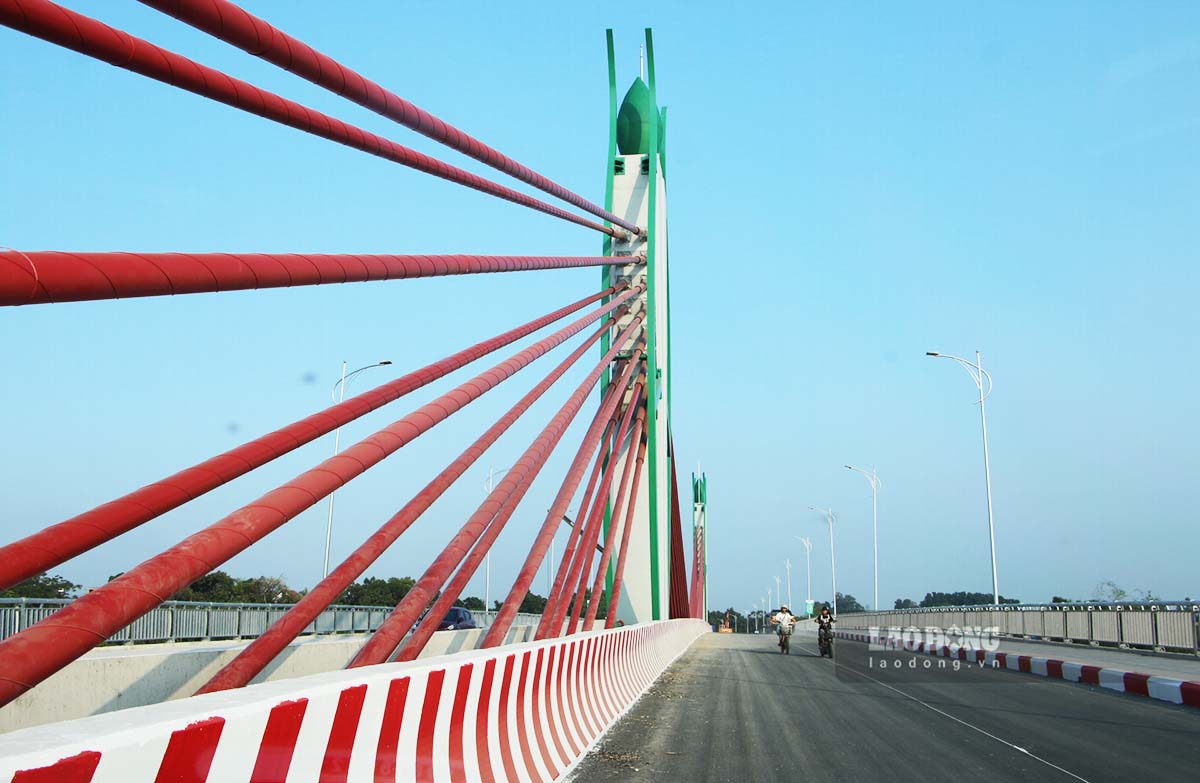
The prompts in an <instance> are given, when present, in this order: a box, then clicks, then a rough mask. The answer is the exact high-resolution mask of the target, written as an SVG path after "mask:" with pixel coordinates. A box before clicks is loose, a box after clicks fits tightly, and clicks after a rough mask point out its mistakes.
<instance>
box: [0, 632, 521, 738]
mask: <svg viewBox="0 0 1200 783" xmlns="http://www.w3.org/2000/svg"><path fill="white" fill-rule="evenodd" d="M536 630H537V629H536V628H535V627H533V626H530V625H523V626H514V627H513V628H512V629H510V630H509V632H508V637H507V639H506V643H507V644H515V643H518V642H524V641H528V640H530V639H532V638H533V633H534V631H536ZM484 633H485V631H483V630H470V631H439V632H438V633H435V634H434V635H433V636H432V637H431V638H430V640H429V643H428V644H426V646H425V649H424V650H422V651H421V656H420V657H422V658H428V657H431V656H435V655H446V654H449V653H456V652H460V651H463V650H473V649H475V648H476V647H477V646H479V643H480V642H482V641H483V634H484ZM368 638H369V635H368V634H350V635H344V634H343V635H339V636H318V637H308V638H304V639H301V640H298V641H296V642H293V643H292V644H290V645H288V647H287V649H285V650H284V651H283V652H282V653H280V655H279V656H278V657H277V658H276V659H275V660H274V661H272V662H271V664H270V665H269V666H268V667H267V668H266V669H265V670H263V672H262V673H261V674H260V675H259V676H258V677H256V678H255V679H254V682H255V683H260V682H274V681H276V680H284V679H291V678H293V677H301V676H304V675H308V674H319V673H321V672H329V671H336V670H337V669H341V668H343V667H344V666H345V665H346V664H347V663H349V662H350V659H351V658H353V657H354V654H355V653H356V652H358V649H359V648H360V647H362V645H363V643H364V642H366V640H367V639H368ZM248 644H249V642H248V641H241V642H233V641H224V642H176V643H171V644H139V645H132V646H122V647H101V648H99V649H96V650H93V651H91V652H90V653H88V654H87V655H85V656H84V657H82V658H80V659H79V660H78V661H75V662H74V663H72V664H71V665H70V666H68V667H66V668H65V669H63V670H62V671H60V672H58V673H56V674H54V675H53V676H51V677H50V678H49V679H47V680H46V681H45V682H43V683H42V684H40V685H38V687H36V688H34V689H33V690H31V691H29V692H28V693H26V694H24V695H22V696H21V697H20V698H18V699H17V700H16V701H14V702H13V703H12V704H9V705H8V706H6V707H4V708H3V709H0V733H3V732H9V731H15V730H17V729H24V728H29V727H31V726H41V725H43V724H46V723H57V722H59V721H64V720H74V719H76V718H83V717H87V716H90V715H101V714H104V713H107V712H113V711H115V710H122V709H128V708H130V707H142V706H145V705H147V704H159V703H161V702H164V701H171V700H174V699H181V698H184V697H187V696H191V695H192V694H193V693H195V692H196V690H197V689H198V688H199V687H200V686H202V685H203V684H204V683H206V682H208V680H209V678H211V677H212V676H213V675H214V674H216V673H217V671H219V670H220V669H221V667H222V666H224V665H225V664H227V663H229V661H231V660H233V658H234V656H236V655H237V654H238V653H239V652H241V651H242V650H243V649H245V647H246V645H248Z"/></svg>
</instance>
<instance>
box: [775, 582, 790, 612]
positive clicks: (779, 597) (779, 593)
mask: <svg viewBox="0 0 1200 783" xmlns="http://www.w3.org/2000/svg"><path fill="white" fill-rule="evenodd" d="M779 582H780V579H779V575H778V574H776V575H775V597H776V598H777V599H779V605H780V606H783V594H782V593H781V592H780V591H779ZM789 608H791V607H790V606H789Z"/></svg>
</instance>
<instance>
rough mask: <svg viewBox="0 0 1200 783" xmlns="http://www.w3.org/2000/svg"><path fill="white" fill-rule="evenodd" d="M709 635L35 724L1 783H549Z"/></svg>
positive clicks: (332, 678) (636, 637)
mask: <svg viewBox="0 0 1200 783" xmlns="http://www.w3.org/2000/svg"><path fill="white" fill-rule="evenodd" d="M710 630H711V629H710V628H709V626H708V625H707V624H706V623H704V622H703V621H700V620H667V621H662V622H655V623H646V624H643V625H637V626H630V627H627V628H618V629H614V630H610V631H596V632H591V633H585V634H577V635H575V636H571V637H568V638H565V639H554V640H548V641H542V642H530V643H527V644H520V645H514V646H510V647H500V648H493V649H489V650H473V651H470V652H464V653H458V654H456V655H450V656H445V657H442V658H429V659H423V660H417V661H413V662H410V663H399V664H382V665H380V666H370V667H363V668H361V669H352V670H346V671H338V672H331V673H328V674H319V675H313V676H310V677H299V678H296V679H292V680H283V681H280V682H274V683H265V684H263V685H255V686H250V687H248V688H242V689H240V690H236V691H225V692H221V693H213V694H207V695H204V696H195V697H192V698H188V699H180V700H178V701H173V702H167V703H164V704H156V705H153V706H150V707H138V708H134V709H129V710H122V711H120V712H113V713H108V714H105V715H98V716H94V717H90V718H83V719H80V720H74V721H67V722H64V723H59V724H53V725H49V726H39V727H36V728H32V729H26V730H23V731H16V732H12V733H9V734H6V735H2V736H0V781H11V783H142V782H143V781H144V783H167V781H170V783H208V782H209V781H212V783H218V782H221V783H224V781H250V783H285V781H286V783H306V782H307V781H314V782H316V781H320V783H354V781H374V782H376V783H380V782H381V781H387V783H392V781H419V782H420V783H426V782H428V783H441V782H442V781H445V782H446V783H493V782H494V781H512V782H513V783H544V782H546V781H552V780H558V779H560V778H561V777H562V776H563V775H564V774H565V773H566V772H567V771H568V770H569V769H570V768H571V767H572V766H573V765H574V764H575V763H576V762H577V761H578V760H579V759H580V758H581V757H582V756H583V754H584V753H585V752H586V751H587V749H588V748H589V747H590V746H591V745H592V744H593V743H594V742H595V741H596V740H597V739H599V738H600V736H601V735H602V734H603V733H604V731H605V730H606V729H607V728H608V727H609V726H610V725H611V724H612V723H613V722H614V721H615V720H616V719H617V718H618V717H620V716H621V715H622V714H623V713H624V712H625V711H626V710H627V709H628V708H629V707H630V706H631V705H632V704H633V703H634V702H635V701H636V700H637V699H638V697H639V696H641V694H642V693H643V692H645V690H646V689H647V688H648V687H650V685H651V684H652V683H653V682H654V681H655V680H656V679H657V678H658V676H659V675H660V674H661V673H662V672H663V670H664V669H666V667H667V666H668V665H669V664H670V663H671V662H672V661H674V660H675V659H676V658H677V657H678V656H679V655H680V654H682V653H683V652H684V651H685V650H686V649H687V648H688V647H689V646H690V645H691V643H692V642H693V641H695V640H696V639H697V638H698V637H700V636H701V635H703V634H704V633H707V632H709V631H710Z"/></svg>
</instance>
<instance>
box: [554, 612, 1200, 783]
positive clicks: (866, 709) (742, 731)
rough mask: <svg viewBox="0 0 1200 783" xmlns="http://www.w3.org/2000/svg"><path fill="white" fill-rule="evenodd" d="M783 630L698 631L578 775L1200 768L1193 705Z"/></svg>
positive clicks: (589, 780) (1167, 774) (602, 782)
mask: <svg viewBox="0 0 1200 783" xmlns="http://www.w3.org/2000/svg"><path fill="white" fill-rule="evenodd" d="M772 642H773V637H769V636H753V635H745V634H740V635H739V634H734V635H728V634H711V635H708V636H705V637H703V638H701V639H700V640H698V641H697V642H696V643H695V645H693V646H692V648H691V649H690V650H689V651H688V652H687V653H685V654H684V655H683V656H682V657H681V658H680V659H679V660H678V661H676V662H675V663H674V665H672V666H671V667H670V668H669V669H668V670H667V671H666V672H665V673H664V674H663V676H662V677H661V678H660V679H659V681H658V682H657V683H655V685H654V686H653V687H652V688H651V689H650V691H648V692H647V693H646V695H645V696H643V698H642V699H641V700H640V701H639V702H638V703H637V704H636V705H634V707H633V709H632V710H630V711H629V713H627V714H626V715H625V717H623V718H622V719H621V720H620V721H618V722H617V724H616V725H615V726H613V727H612V729H610V730H609V732H608V733H607V734H606V735H605V737H604V738H603V739H602V740H601V741H600V743H599V744H598V745H597V746H596V748H594V749H593V750H592V752H591V753H590V754H589V755H588V756H587V758H585V759H584V760H583V761H582V762H581V763H580V765H579V766H578V767H577V768H576V769H575V771H574V773H573V775H572V778H571V780H572V783H609V782H610V781H612V782H613V783H615V782H616V781H620V782H621V783H636V782H637V781H672V783H673V782H674V781H687V782H688V783H691V782H692V781H696V782H697V783H700V782H701V781H711V782H712V783H726V782H728V783H745V782H746V781H753V782H754V783H758V782H759V781H780V783H782V781H788V782H789V783H809V782H810V781H816V782H817V783H823V782H824V781H866V780H888V781H910V780H911V781H922V782H923V783H926V782H928V781H956V782H957V781H1014V782H1015V781H1043V780H1044V781H1072V780H1077V781H1078V780H1084V781H1092V782H1093V783H1095V782H1098V781H1122V783H1142V782H1143V781H1192V782H1194V781H1200V710H1197V709H1195V708H1193V707H1181V706H1176V705H1172V704H1167V703H1164V702H1157V701H1153V700H1149V699H1145V698H1141V697H1137V696H1130V695H1125V694H1120V693H1115V692H1112V691H1106V690H1103V689H1101V688H1098V687H1093V686H1087V685H1078V684H1073V683H1067V682H1062V681H1056V680H1047V679H1043V678H1040V677H1032V676H1029V675H1027V674H1018V673H1015V672H1008V671H992V670H989V669H978V668H975V667H971V666H966V665H964V666H963V668H962V669H960V670H959V671H951V670H946V671H941V672H938V671H933V672H928V671H919V670H918V671H917V672H916V673H912V672H911V671H909V670H902V671H900V672H899V673H896V674H892V673H891V672H888V671H879V670H878V669H876V668H874V667H873V666H872V665H871V663H869V661H874V660H875V659H871V658H868V653H867V648H866V645H862V644H858V643H855V642H846V641H839V642H838V643H837V644H838V647H837V659H836V662H835V661H830V660H828V659H823V658H820V657H819V656H818V655H817V651H816V638H815V635H814V634H812V633H811V632H797V634H796V636H794V637H793V641H792V654H791V655H788V656H784V655H780V653H779V650H778V648H777V647H775V646H774V645H773V643H772ZM856 645H857V647H858V649H857V650H851V649H850V648H851V647H852V646H856ZM888 655H890V656H891V657H892V658H893V659H894V660H900V661H902V662H906V661H908V660H910V659H916V660H917V661H918V664H917V665H923V662H924V661H926V660H930V659H929V657H928V656H924V655H917V656H914V655H911V654H907V653H889V654H888Z"/></svg>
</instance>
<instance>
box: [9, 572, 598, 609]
mask: <svg viewBox="0 0 1200 783" xmlns="http://www.w3.org/2000/svg"><path fill="white" fill-rule="evenodd" d="M119 576H121V574H113V575H112V576H110V577H109V578H108V581H110V582H111V581H112V580H114V579H116V578H117V577H119ZM416 584H417V580H416V579H413V578H412V577H411V576H402V577H395V576H393V577H389V578H386V579H384V578H380V577H374V576H369V577H367V578H366V579H363V580H361V581H359V582H354V583H353V584H351V585H350V586H349V587H347V588H346V589H345V590H343V591H342V593H341V595H339V596H338V597H337V600H335V601H334V603H335V604H348V605H351V606H385V607H392V606H395V605H396V604H398V603H400V601H401V599H403V598H404V596H406V595H408V591H409V590H412V588H413V587H414V586H416ZM82 592H84V589H83V586H82V585H79V584H76V583H74V582H72V581H70V580H68V579H66V578H64V577H61V576H58V575H56V574H46V573H42V574H38V575H37V576H33V577H30V578H29V579H26V580H25V581H23V582H20V583H18V584H15V585H13V586H12V587H10V588H8V589H7V590H0V598H57V599H63V598H74V597H76V596H78V595H80V594H81V593H82ZM307 592H308V591H307V590H295V589H293V588H291V587H289V586H288V585H287V583H286V582H285V581H284V580H283V578H282V577H275V576H255V577H249V578H245V579H241V578H238V577H235V576H232V575H230V574H228V573H226V572H225V571H213V572H212V573H210V574H205V575H204V576H202V577H200V578H199V579H197V580H196V581H194V582H192V583H191V584H190V585H188V586H187V587H185V588H183V589H182V590H180V591H179V592H178V593H176V594H175V595H173V596H171V600H173V601H195V602H199V603H226V604H294V603H296V602H297V601H299V600H300V599H301V598H303V597H304V596H305V594H306V593H307ZM440 595H441V594H440V593H435V594H434V596H433V599H432V600H431V601H430V605H432V604H433V602H434V601H436V600H437V599H438V597H439V596H440ZM591 595H592V591H591V590H584V605H583V607H582V608H581V611H582V609H585V608H586V607H587V602H588V601H590V600H591ZM546 601H547V599H546V597H545V596H542V595H538V594H537V593H534V592H532V591H531V592H528V593H526V594H525V598H524V599H523V600H522V601H521V605H520V606H519V607H518V608H517V611H518V612H524V613H528V614H541V613H542V610H543V609H545V608H546ZM492 604H493V606H492V611H499V610H500V607H501V605H502V602H500V601H493V602H492ZM454 606H458V607H462V608H463V609H469V610H471V611H473V612H480V611H483V610H484V609H485V608H486V604H484V601H483V599H482V598H480V597H478V596H474V595H469V596H464V597H461V598H459V599H457V600H456V601H455V602H454ZM574 609H575V597H574V596H572V599H571V602H570V604H568V616H570V613H571V612H573V611H574ZM596 616H597V617H600V618H605V617H607V616H608V593H607V592H604V593H602V594H601V596H600V605H599V607H598V611H597V613H596Z"/></svg>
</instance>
